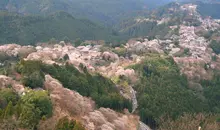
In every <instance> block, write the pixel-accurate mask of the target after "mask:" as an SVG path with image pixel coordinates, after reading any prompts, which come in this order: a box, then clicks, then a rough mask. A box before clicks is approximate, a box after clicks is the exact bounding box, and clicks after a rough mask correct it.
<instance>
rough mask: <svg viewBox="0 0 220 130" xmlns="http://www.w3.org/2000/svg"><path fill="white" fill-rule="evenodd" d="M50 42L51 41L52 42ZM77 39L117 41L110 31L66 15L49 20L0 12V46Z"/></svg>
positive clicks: (47, 18) (43, 17)
mask: <svg viewBox="0 0 220 130" xmlns="http://www.w3.org/2000/svg"><path fill="white" fill-rule="evenodd" d="M51 38H52V39H51ZM77 38H80V39H82V40H85V39H86V40H100V39H103V40H112V39H117V37H116V36H113V35H112V34H111V30H109V29H106V28H104V27H101V26H99V25H97V24H95V23H93V22H91V21H89V20H80V19H75V18H74V17H72V16H71V15H70V14H68V13H65V12H57V13H54V14H52V15H49V16H32V15H27V16H22V15H18V14H12V13H8V12H0V44H5V43H18V44H32V45H33V44H35V43H37V42H47V41H49V40H50V43H56V39H57V40H59V41H60V40H65V42H67V41H70V39H71V40H74V39H77Z"/></svg>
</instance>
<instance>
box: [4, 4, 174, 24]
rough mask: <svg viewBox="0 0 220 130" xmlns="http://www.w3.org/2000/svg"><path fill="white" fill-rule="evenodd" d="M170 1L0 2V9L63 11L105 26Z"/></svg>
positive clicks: (39, 11) (24, 12)
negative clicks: (133, 13)
mask: <svg viewBox="0 0 220 130" xmlns="http://www.w3.org/2000/svg"><path fill="white" fill-rule="evenodd" d="M170 1H171V0H162V1H161V0H160V1H159V0H155V1H152V0H111V1H104V0H92V1H91V0H1V1H0V9H2V10H8V11H10V12H18V13H22V14H50V13H53V12H55V11H61V10H62V11H65V12H68V13H70V14H72V15H73V16H74V17H78V18H88V19H91V20H93V21H98V22H100V23H104V24H107V25H112V24H113V23H116V22H118V20H119V19H121V18H122V17H124V15H125V14H126V15H129V14H130V13H131V12H134V11H139V10H143V9H152V8H155V7H158V6H160V5H163V4H166V3H168V2H170Z"/></svg>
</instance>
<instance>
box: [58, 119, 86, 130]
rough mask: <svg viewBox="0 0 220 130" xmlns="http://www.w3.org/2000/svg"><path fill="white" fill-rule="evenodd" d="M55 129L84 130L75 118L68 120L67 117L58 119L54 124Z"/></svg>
mask: <svg viewBox="0 0 220 130" xmlns="http://www.w3.org/2000/svg"><path fill="white" fill-rule="evenodd" d="M56 130H85V129H84V128H83V126H82V125H81V124H80V123H79V122H76V121H75V120H69V119H68V118H67V117H63V118H61V119H59V121H58V123H57V124H56Z"/></svg>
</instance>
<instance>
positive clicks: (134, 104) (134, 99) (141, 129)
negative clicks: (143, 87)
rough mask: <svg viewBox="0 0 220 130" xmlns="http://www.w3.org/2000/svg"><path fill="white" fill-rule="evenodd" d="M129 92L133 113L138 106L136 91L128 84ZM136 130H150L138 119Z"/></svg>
mask: <svg viewBox="0 0 220 130" xmlns="http://www.w3.org/2000/svg"><path fill="white" fill-rule="evenodd" d="M130 92H131V94H132V97H131V99H132V113H134V112H135V110H136V109H137V107H138V102H137V97H136V91H135V90H134V89H133V87H131V86H130ZM138 130H151V128H150V127H149V126H147V125H146V124H144V123H143V122H141V121H140V122H139V128H138Z"/></svg>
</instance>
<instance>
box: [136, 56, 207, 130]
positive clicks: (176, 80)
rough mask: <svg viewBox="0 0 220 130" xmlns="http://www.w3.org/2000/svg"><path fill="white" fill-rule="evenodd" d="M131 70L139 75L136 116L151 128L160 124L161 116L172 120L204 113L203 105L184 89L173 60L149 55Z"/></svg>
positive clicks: (184, 82) (185, 80) (184, 79)
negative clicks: (184, 115)
mask: <svg viewBox="0 0 220 130" xmlns="http://www.w3.org/2000/svg"><path fill="white" fill-rule="evenodd" d="M133 68H134V69H135V70H136V71H137V72H139V74H140V81H139V83H138V84H137V85H136V86H135V89H136V91H137V98H138V103H139V105H138V111H139V115H140V117H141V120H142V121H144V122H145V123H147V124H149V125H150V126H152V128H155V127H156V126H157V125H158V124H159V119H160V117H162V116H165V117H171V118H172V119H175V118H177V117H178V116H181V115H182V114H183V113H184V112H189V113H197V112H202V111H204V110H206V108H207V107H206V104H205V103H204V102H203V101H202V100H201V99H200V98H198V97H197V96H196V95H195V94H194V92H193V91H190V90H189V89H187V85H188V84H187V79H186V77H185V76H182V75H180V72H179V69H178V67H177V65H176V64H175V62H174V61H173V59H172V58H170V57H165V58H162V57H160V56H157V55H156V56H155V55H150V56H148V58H146V60H145V61H144V62H143V63H141V64H138V65H135V66H133Z"/></svg>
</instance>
